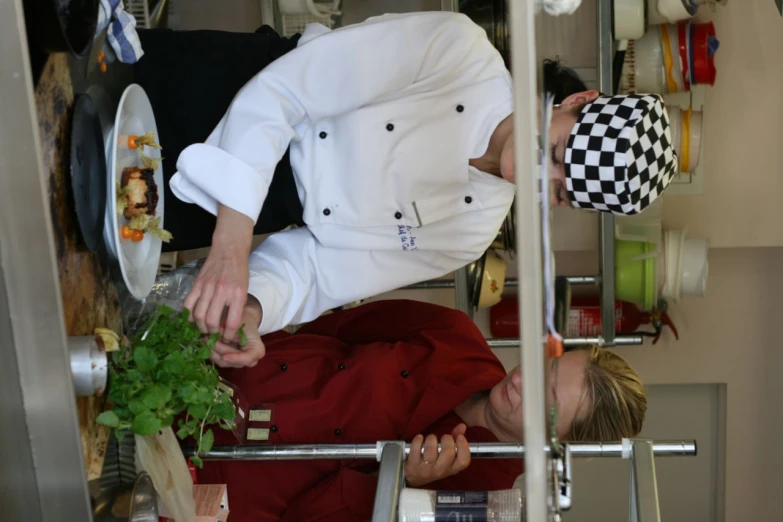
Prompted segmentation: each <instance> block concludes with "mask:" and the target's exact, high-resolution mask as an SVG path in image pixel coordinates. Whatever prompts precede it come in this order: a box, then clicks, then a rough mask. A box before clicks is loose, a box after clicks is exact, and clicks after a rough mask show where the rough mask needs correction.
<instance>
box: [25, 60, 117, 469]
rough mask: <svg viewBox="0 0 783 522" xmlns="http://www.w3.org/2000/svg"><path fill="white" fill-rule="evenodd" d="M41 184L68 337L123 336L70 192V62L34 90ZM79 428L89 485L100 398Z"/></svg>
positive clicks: (108, 284) (99, 437)
mask: <svg viewBox="0 0 783 522" xmlns="http://www.w3.org/2000/svg"><path fill="white" fill-rule="evenodd" d="M35 97H36V108H37V111H38V122H39V125H40V129H41V149H42V153H43V163H44V172H45V173H44V182H45V183H46V184H47V187H48V190H49V198H50V209H51V217H52V225H53V228H54V235H55V246H56V252H57V269H58V272H59V277H60V289H61V292H62V301H63V310H64V314H65V327H66V331H67V333H68V335H89V334H92V332H93V329H94V328H95V327H99V326H100V327H106V328H111V329H113V330H114V331H116V332H118V333H121V332H122V317H121V314H120V304H119V298H118V294H117V288H116V286H115V284H114V282H113V280H112V278H111V276H110V270H109V267H108V264H107V263H106V261H105V259H104V258H103V257H102V256H100V255H98V254H94V253H91V252H89V251H88V250H87V249H86V248H85V246H84V244H83V243H82V241H81V236H80V233H79V225H78V222H77V220H76V214H75V211H74V205H73V195H72V193H71V188H70V154H69V151H70V134H71V116H72V114H73V105H74V91H73V82H72V79H71V73H70V70H69V66H68V58H67V56H66V55H65V54H62V53H60V54H54V55H51V56H50V57H49V58H48V61H47V63H46V65H45V66H44V69H43V73H42V75H41V78H40V80H39V83H38V86H37V87H36V90H35ZM76 404H77V408H78V413H79V427H80V430H81V436H82V448H83V450H84V464H85V469H86V470H87V479H88V480H92V479H95V478H98V477H99V476H100V473H101V469H102V467H103V459H104V455H105V452H106V443H107V441H108V436H109V432H108V430H107V429H106V428H104V427H103V426H98V425H97V424H95V417H96V416H97V415H98V414H99V413H100V412H101V411H103V408H104V405H105V399H104V398H95V397H86V398H85V397H77V398H76Z"/></svg>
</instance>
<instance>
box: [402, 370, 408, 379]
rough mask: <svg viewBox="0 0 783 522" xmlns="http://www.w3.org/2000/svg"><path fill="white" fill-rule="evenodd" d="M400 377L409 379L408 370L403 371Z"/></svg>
mask: <svg viewBox="0 0 783 522" xmlns="http://www.w3.org/2000/svg"><path fill="white" fill-rule="evenodd" d="M400 375H401V376H402V378H403V379H407V378H408V375H410V374H409V373H408V370H403V371H401V372H400Z"/></svg>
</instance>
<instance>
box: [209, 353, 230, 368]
mask: <svg viewBox="0 0 783 522" xmlns="http://www.w3.org/2000/svg"><path fill="white" fill-rule="evenodd" d="M209 360H210V361H212V362H213V363H214V364H215V366H219V367H221V368H233V366H232V365H231V364H229V363H227V362H225V361H224V360H223V358H222V357H221V355H220V354H219V353H217V352H214V351H213V352H212V353H211V354H209Z"/></svg>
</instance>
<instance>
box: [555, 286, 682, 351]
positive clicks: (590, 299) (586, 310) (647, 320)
mask: <svg viewBox="0 0 783 522" xmlns="http://www.w3.org/2000/svg"><path fill="white" fill-rule="evenodd" d="M665 308H666V305H664V306H662V307H661V306H659V309H657V310H652V311H643V310H640V309H639V308H638V307H637V306H636V305H634V304H633V303H629V302H627V301H619V300H617V301H615V334H617V335H631V334H634V333H641V335H644V336H646V337H653V344H655V343H657V342H658V339H659V338H660V336H661V332H662V331H663V327H664V326H668V327H670V328H671V329H672V332H673V333H674V336H675V338H677V339H679V333H678V332H677V327H676V326H674V323H673V322H672V321H671V318H669V314H667V313H666V310H665ZM645 325H651V326H652V327H653V328H654V330H653V331H652V332H650V331H649V330H647V331H643V332H639V328H641V327H642V326H645ZM601 334H602V326H601V299H600V297H599V296H597V295H590V296H580V297H576V298H574V299H573V300H572V303H571V311H570V313H569V322H568V337H600V336H601Z"/></svg>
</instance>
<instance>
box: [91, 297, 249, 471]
mask: <svg viewBox="0 0 783 522" xmlns="http://www.w3.org/2000/svg"><path fill="white" fill-rule="evenodd" d="M188 317H189V312H188V311H187V310H183V311H182V312H181V313H175V312H174V311H173V310H172V309H171V308H169V307H166V306H162V307H160V308H158V310H157V311H156V313H155V314H154V315H153V316H152V317H151V318H150V320H149V322H148V323H147V325H146V327H145V328H143V329H142V330H141V331H140V332H139V333H138V334H137V335H135V336H134V337H133V338H132V339H131V341H130V347H126V348H123V349H120V350H118V351H115V352H112V358H111V363H110V365H109V395H108V398H109V401H110V403H111V409H110V410H108V411H105V412H104V413H102V414H100V415H99V416H98V419H97V422H98V423H100V424H103V425H106V426H108V427H110V428H114V433H115V436H117V437H118V438H121V437H122V436H123V433H124V431H126V430H130V431H132V432H133V433H136V434H138V435H154V434H155V433H157V432H158V431H160V430H162V429H164V428H168V427H170V426H172V424H174V420H175V418H176V417H177V416H180V414H184V417H180V419H179V420H178V424H177V427H178V430H177V436H178V437H179V438H180V439H185V438H187V437H191V436H192V437H193V438H194V439H195V440H196V444H197V446H198V453H202V452H207V451H209V450H210V449H212V445H213V443H214V441H215V436H214V433H213V432H212V430H211V429H209V426H212V425H219V426H220V427H222V428H223V429H232V426H233V424H234V418H235V414H236V410H235V408H234V404H233V403H232V402H231V396H230V395H229V393H228V392H226V391H224V390H223V389H222V387H219V386H218V384H219V382H220V381H219V377H218V373H217V370H216V369H215V367H214V366H212V364H210V363H209V362H208V359H209V355H210V353H211V352H212V349H213V348H214V347H215V344H216V343H217V340H218V337H219V336H218V334H214V335H212V336H210V337H209V338H207V339H204V338H203V336H202V334H201V332H199V330H198V328H197V327H196V326H195V325H194V324H193V323H191V322H190V321H188ZM240 339H246V337H245V334H244V332H243V331H241V329H240ZM191 461H192V462H193V463H194V464H195V465H196V466H198V467H201V466H202V464H203V463H202V461H201V458H199V457H198V455H196V456H193V457H191Z"/></svg>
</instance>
